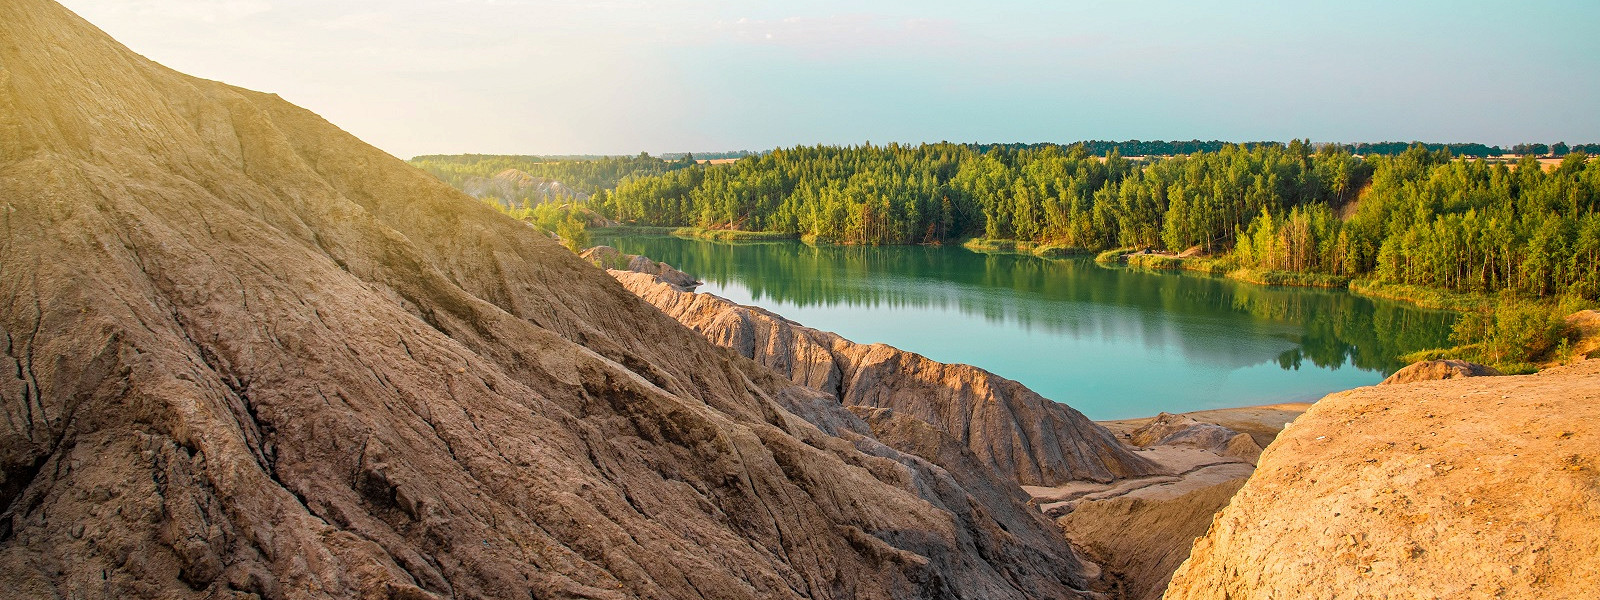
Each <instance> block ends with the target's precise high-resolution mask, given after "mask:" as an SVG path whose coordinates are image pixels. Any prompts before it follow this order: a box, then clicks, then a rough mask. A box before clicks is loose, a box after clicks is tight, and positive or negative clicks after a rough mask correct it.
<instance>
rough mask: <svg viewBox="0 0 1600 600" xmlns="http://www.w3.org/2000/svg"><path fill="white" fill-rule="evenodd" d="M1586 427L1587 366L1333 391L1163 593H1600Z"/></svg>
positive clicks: (1595, 453)
mask: <svg viewBox="0 0 1600 600" xmlns="http://www.w3.org/2000/svg"><path fill="white" fill-rule="evenodd" d="M1446 366H1451V365H1446ZM1456 366H1459V365H1456ZM1434 370H1435V371H1438V373H1437V375H1438V376H1439V377H1456V375H1457V373H1454V372H1451V370H1449V369H1443V368H1435V369H1434ZM1596 423H1600V361H1597V360H1585V361H1581V362H1578V363H1577V364H1574V365H1571V366H1561V367H1555V368H1551V369H1547V370H1545V371H1541V372H1540V373H1538V374H1535V375H1524V376H1515V377H1471V378H1450V379H1444V380H1435V381H1417V382H1412V383H1394V384H1391V385H1383V386H1376V387H1367V388H1359V389H1356V390H1351V391H1349V392H1342V393H1338V394H1333V395H1330V396H1328V397H1326V398H1323V399H1322V400H1320V401H1318V402H1317V403H1316V404H1315V405H1314V406H1312V407H1311V409H1310V410H1309V411H1307V412H1306V413H1305V414H1304V415H1303V416H1301V417H1300V418H1299V419H1297V420H1295V421H1294V423H1293V424H1291V426H1290V427H1289V428H1288V429H1286V430H1285V431H1284V432H1283V433H1282V434H1281V435H1279V436H1278V439H1277V440H1276V441H1275V442H1273V443H1272V445H1271V446H1269V447H1268V448H1267V449H1266V451H1265V453H1264V454H1262V456H1261V460H1260V466H1259V468H1258V469H1257V470H1256V473H1255V474H1254V475H1253V476H1251V477H1250V479H1249V481H1248V482H1247V483H1245V484H1244V487H1243V488H1242V489H1241V490H1240V491H1239V493H1238V494H1237V495H1236V496H1234V497H1233V500H1232V502H1231V503H1230V504H1229V505H1228V507H1227V508H1226V509H1224V510H1223V511H1222V512H1221V513H1220V514H1218V515H1217V516H1216V518H1215V521H1214V522H1213V523H1212V525H1211V528H1210V532H1209V533H1208V534H1207V535H1206V537H1204V538H1203V539H1201V540H1200V541H1199V542H1197V543H1196V544H1195V546H1194V548H1193V552H1192V554H1191V555H1190V557H1189V559H1188V561H1187V562H1186V563H1184V565H1183V566H1182V567H1180V568H1179V569H1178V571H1177V573H1176V574H1174V575H1173V578H1172V584H1171V587H1170V588H1169V589H1168V590H1167V592H1166V598H1168V599H1169V600H1188V599H1202V598H1215V599H1224V598H1530V599H1531V598H1539V599H1574V600H1576V599H1582V598H1594V597H1595V594H1596V592H1597V591H1600V431H1596V427H1595V425H1596Z"/></svg>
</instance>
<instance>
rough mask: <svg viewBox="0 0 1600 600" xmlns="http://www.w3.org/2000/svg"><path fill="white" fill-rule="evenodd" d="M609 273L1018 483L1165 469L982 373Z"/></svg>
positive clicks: (729, 340)
mask: <svg viewBox="0 0 1600 600" xmlns="http://www.w3.org/2000/svg"><path fill="white" fill-rule="evenodd" d="M610 273H611V274H612V276H614V277H616V278H617V280H618V281H621V282H622V284H623V285H624V286H625V287H626V288H627V289H628V290H629V291H631V292H633V293H635V294H638V295H639V297H641V298H643V299H645V300H646V301H648V302H649V303H650V304H652V305H654V306H655V307H656V308H659V309H661V311H662V312H664V313H666V314H667V315H668V316H670V317H672V318H674V319H677V320H678V321H679V322H680V323H683V324H684V325H687V326H689V328H690V329H693V330H695V331H698V332H700V333H701V334H702V335H705V336H706V338H708V339H710V340H711V341H712V342H714V343H716V344H717V345H719V346H722V347H725V348H729V349H731V350H733V351H734V352H736V353H738V354H739V355H741V356H745V357H749V358H753V359H755V360H756V361H757V362H759V363H761V364H763V365H766V366H767V367H770V368H772V369H773V370H775V371H777V372H778V373H779V374H782V375H784V376H786V377H788V378H789V379H790V380H791V381H794V382H795V383H799V384H801V385H804V386H806V387H809V388H811V389H815V390H820V391H822V392H824V393H826V394H828V395H830V396H832V397H833V398H836V399H837V400H838V401H839V402H840V403H841V404H843V405H845V406H864V407H876V408H888V409H892V410H893V411H894V412H895V413H897V414H900V415H904V416H908V417H913V418H916V419H919V420H921V421H923V422H925V423H928V424H931V425H932V426H933V427H935V428H937V429H938V430H940V431H943V432H945V433H947V434H949V435H950V436H952V437H953V438H955V439H957V440H960V441H961V443H963V444H965V445H966V446H967V448H968V450H970V451H971V452H972V454H973V455H974V456H976V457H977V459H978V460H979V461H980V462H982V463H983V464H985V465H988V466H990V467H991V468H993V469H995V471H996V472H998V473H1001V474H1002V475H1004V476H1005V477H1008V478H1010V479H1012V480H1014V481H1016V482H1017V483H1020V484H1023V485H1036V486H1052V485H1059V484H1062V483H1066V482H1069V481H1074V480H1085V479H1087V480H1093V481H1110V480H1113V479H1117V478H1123V477H1136V476H1143V475H1149V474H1153V473H1158V472H1160V468H1159V467H1157V466H1156V465H1155V464H1154V463H1152V462H1150V461H1148V460H1145V459H1143V458H1140V457H1139V456H1138V455H1136V454H1134V453H1133V452H1132V451H1131V450H1129V449H1128V448H1127V447H1126V446H1123V445H1122V444H1121V443H1120V442H1119V441H1117V439H1116V437H1115V436H1114V435H1112V434H1111V432H1109V431H1106V430H1105V428H1103V427H1100V426H1099V425H1096V424H1095V423H1094V422H1092V421H1090V420H1088V419H1087V418H1085V417H1084V416H1083V414H1081V413H1079V412H1078V411H1076V410H1073V409H1072V408H1070V407H1068V406H1066V405H1063V404H1059V403H1056V402H1052V401H1050V400H1048V399H1045V398H1043V397H1041V396H1039V395H1038V394H1036V393H1034V392H1033V391H1032V390H1029V389H1028V388H1027V387H1025V386H1023V385H1022V384H1020V383H1017V382H1015V381H1011V380H1009V379H1005V378H1003V377H999V376H997V375H995V374H993V373H990V372H988V371H985V370H983V369H979V368H977V367H974V366H971V365H961V364H945V363H939V362H935V361H932V360H929V359H928V358H926V357H923V356H921V355H918V354H914V353H911V352H905V351H902V350H899V349H896V348H894V347H892V346H887V345H883V344H857V343H854V342H851V341H849V340H846V339H844V338H843V337H840V336H839V335H836V334H833V333H830V332H825V331H819V330H816V329H812V328H809V327H805V326H802V325H800V324H798V323H794V322H792V321H789V320H787V319H784V318H783V317H781V316H778V315H776V314H773V313H771V312H769V311H766V310H763V309H760V308H756V307H750V306H742V305H739V304H736V303H734V302H732V301H730V300H727V299H726V298H722V297H719V296H716V295H712V294H703V293H688V292H683V291H679V290H677V289H674V288H673V287H672V286H670V285H667V284H665V283H663V282H661V281H660V280H659V279H658V278H656V277H653V276H650V275H645V274H641V273H632V272H625V271H616V270H613V271H610Z"/></svg>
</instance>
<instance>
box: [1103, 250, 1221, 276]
mask: <svg viewBox="0 0 1600 600" xmlns="http://www.w3.org/2000/svg"><path fill="white" fill-rule="evenodd" d="M1126 260H1127V261H1128V266H1130V267H1134V268H1139V269H1150V270H1153V271H1194V272H1196V273H1205V274H1207V275H1223V274H1226V273H1227V272H1228V271H1230V270H1232V269H1230V268H1229V267H1230V266H1231V265H1229V264H1228V262H1227V261H1224V260H1221V259H1216V258H1210V257H1199V256H1195V257H1190V258H1178V257H1176V256H1173V255H1171V254H1129V255H1127V257H1126Z"/></svg>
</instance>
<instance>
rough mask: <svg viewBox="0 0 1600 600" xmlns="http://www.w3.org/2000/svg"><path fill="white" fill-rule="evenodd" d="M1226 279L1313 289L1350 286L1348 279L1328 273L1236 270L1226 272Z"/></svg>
mask: <svg viewBox="0 0 1600 600" xmlns="http://www.w3.org/2000/svg"><path fill="white" fill-rule="evenodd" d="M1228 278H1229V279H1236V280H1239V281H1243V282H1245V283H1254V284H1256V285H1288V286H1296V287H1315V288H1345V287H1349V286H1350V278H1349V277H1345V276H1343V275H1332V274H1328V273H1296V272H1293V271H1263V270H1258V269H1236V270H1233V271H1229V272H1228Z"/></svg>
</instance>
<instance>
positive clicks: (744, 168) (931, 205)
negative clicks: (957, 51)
mask: <svg viewBox="0 0 1600 600" xmlns="http://www.w3.org/2000/svg"><path fill="white" fill-rule="evenodd" d="M1597 202H1600V163H1596V162H1594V161H1589V160H1588V159H1587V156H1586V155H1584V154H1582V153H1572V154H1569V155H1568V156H1567V158H1566V159H1565V160H1564V161H1563V162H1562V163H1561V164H1560V165H1559V166H1556V167H1555V168H1553V169H1546V168H1543V167H1542V166H1541V165H1540V164H1539V162H1538V161H1537V160H1536V159H1534V158H1532V157H1524V158H1523V159H1522V160H1521V161H1520V162H1518V163H1515V164H1504V163H1490V162H1487V161H1482V160H1468V159H1461V158H1457V157H1456V156H1455V155H1454V154H1453V153H1452V152H1451V150H1450V149H1448V148H1438V149H1435V150H1429V149H1428V148H1427V147H1426V146H1423V145H1413V146H1411V147H1410V148H1409V149H1407V150H1405V151H1404V152H1401V153H1398V154H1394V155H1388V154H1367V155H1365V156H1360V157H1358V156H1357V155H1356V154H1355V153H1354V152H1352V150H1351V149H1350V148H1348V147H1345V146H1341V145H1336V144H1326V145H1321V146H1320V147H1315V148H1314V147H1313V146H1312V145H1311V144H1309V143H1307V142H1303V141H1293V142H1290V143H1288V144H1279V143H1257V144H1250V145H1223V146H1222V147H1221V148H1219V149H1217V150H1215V151H1202V152H1194V153H1191V154H1187V155H1179V156H1175V157H1163V158H1149V159H1144V160H1131V159H1128V158H1125V157H1124V156H1123V155H1122V154H1121V153H1120V151H1119V149H1118V148H1112V149H1111V150H1109V151H1107V152H1106V153H1105V154H1103V155H1095V154H1092V153H1091V152H1089V150H1088V148H1087V147H1086V146H1084V145H1075V146H1070V147H1062V146H1055V145H1046V146H1040V147H1036V148H1035V147H1012V146H1005V145H995V146H985V147H979V146H972V145H961V144H944V143H941V144H924V145H915V146H913V145H899V144H889V145H886V146H873V145H863V146H849V147H839V146H811V147H796V148H789V149H780V150H774V151H772V152H769V153H766V154H763V155H760V156H754V157H748V158H745V159H743V160H741V161H739V162H737V163H733V164H727V165H717V166H709V167H708V166H701V165H696V166H688V167H685V168H679V169H673V170H669V171H665V172H661V173H656V174H649V175H633V176H627V177H624V178H623V179H622V180H621V182H620V183H619V185H618V186H617V188H616V189H615V190H614V191H612V192H609V193H606V192H601V193H599V194H597V195H596V196H595V197H593V198H591V199H590V203H589V207H590V208H592V209H593V210H596V211H598V212H599V213H601V214H604V215H605V216H607V217H609V218H612V219H616V220H618V221H622V222H631V223H638V224H647V225H661V226H693V227H702V228H712V229H717V228H724V229H728V228H731V229H743V230H750V231H765V232H779V233H786V234H792V235H795V236H799V237H806V238H811V239H816V240H818V241H823V242H831V243H841V244H922V243H948V242H953V241H957V240H960V239H963V238H967V237H973V236H980V237H985V238H992V239H1013V240H1020V241H1031V242H1037V243H1048V244H1054V245H1059V246H1067V247H1073V248H1081V249H1083V250H1086V251H1097V250H1105V249H1113V248H1124V247H1132V248H1149V249H1153V250H1165V251H1181V250H1184V249H1188V248H1192V247H1199V249H1201V250H1205V251H1207V252H1210V253H1212V254H1214V255H1217V256H1222V257H1225V258H1226V259H1227V260H1229V261H1232V262H1234V263H1236V264H1238V265H1239V266H1242V267H1247V268H1256V269H1265V270H1281V271H1294V272H1304V273H1326V274H1332V275H1339V276H1345V277H1367V278H1373V279H1375V280H1377V281H1382V282H1387V283H1397V284H1406V285H1417V286H1426V287H1432V288H1441V289H1447V290H1455V291H1463V292H1496V291H1499V290H1514V291H1516V292H1518V293H1522V294H1526V295H1532V296H1549V295H1554V294H1558V293H1564V292H1570V293H1575V294H1579V295H1582V296H1584V297H1588V298H1597V297H1600V270H1597V268H1596V266H1595V265H1597V264H1600V216H1597V215H1596V210H1595V208H1596V204H1597Z"/></svg>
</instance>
